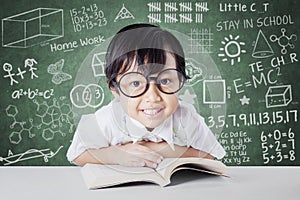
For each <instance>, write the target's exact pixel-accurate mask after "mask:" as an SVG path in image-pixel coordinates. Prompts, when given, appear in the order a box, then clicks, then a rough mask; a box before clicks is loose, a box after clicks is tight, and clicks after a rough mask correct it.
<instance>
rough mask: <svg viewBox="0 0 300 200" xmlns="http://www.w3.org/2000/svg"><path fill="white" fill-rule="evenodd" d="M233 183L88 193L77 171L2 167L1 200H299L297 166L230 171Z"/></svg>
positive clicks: (199, 179) (188, 177) (186, 178)
mask: <svg viewBox="0 0 300 200" xmlns="http://www.w3.org/2000/svg"><path fill="white" fill-rule="evenodd" d="M229 174H230V176H231V178H226V177H218V176H213V175H205V174H200V173H199V172H191V171H183V172H177V173H176V174H175V175H173V178H172V184H171V185H169V186H167V187H165V188H161V187H160V186H158V185H155V184H150V183H139V184H137V183H136V184H128V185H123V186H119V187H112V188H106V189H99V190H88V189H87V188H86V186H85V185H84V182H83V180H82V178H81V174H80V170H79V167H0V198H1V199H3V200H62V199H63V200H64V199H65V200H77V199H78V200H79V199H80V200H81V199H82V200H93V199H97V200H114V199H118V200H133V199H141V200H148V199H149V200H160V199H162V200H164V199H172V200H175V199H180V200H190V199H197V200H201V199H203V200H213V199H218V200H224V199H225V200H227V199H230V200H248V199H249V200H260V199H263V200H279V199H280V200H282V199H284V200H299V199H300V167H230V172H229Z"/></svg>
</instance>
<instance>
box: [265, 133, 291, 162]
mask: <svg viewBox="0 0 300 200" xmlns="http://www.w3.org/2000/svg"><path fill="white" fill-rule="evenodd" d="M260 140H261V149H262V158H263V162H264V164H270V163H274V162H275V163H281V162H282V161H284V160H289V161H295V160H296V154H295V149H296V145H295V133H294V132H293V130H292V128H289V129H288V130H287V131H282V130H279V129H276V130H274V131H273V132H265V131H262V132H261V135H260Z"/></svg>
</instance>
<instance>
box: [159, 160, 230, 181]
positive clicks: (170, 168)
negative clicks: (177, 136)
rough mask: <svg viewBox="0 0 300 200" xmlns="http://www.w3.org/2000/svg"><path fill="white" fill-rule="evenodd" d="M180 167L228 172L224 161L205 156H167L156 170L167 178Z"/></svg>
mask: <svg viewBox="0 0 300 200" xmlns="http://www.w3.org/2000/svg"><path fill="white" fill-rule="evenodd" d="M180 169H201V170H202V171H212V172H214V173H215V174H224V173H225V172H226V166H225V165H224V164H223V163H222V162H220V161H217V160H210V159H204V158H165V159H164V160H163V161H162V162H161V163H160V165H159V166H158V167H157V169H156V171H157V173H159V174H161V176H163V177H164V178H166V179H167V178H170V176H171V175H172V174H173V173H174V172H175V171H177V170H180Z"/></svg>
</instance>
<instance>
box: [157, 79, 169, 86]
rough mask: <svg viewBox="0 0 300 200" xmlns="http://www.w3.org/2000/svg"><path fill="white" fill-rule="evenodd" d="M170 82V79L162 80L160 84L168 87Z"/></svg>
mask: <svg viewBox="0 0 300 200" xmlns="http://www.w3.org/2000/svg"><path fill="white" fill-rule="evenodd" d="M170 82H171V81H170V79H162V80H160V84H162V85H167V84H169V83H170Z"/></svg>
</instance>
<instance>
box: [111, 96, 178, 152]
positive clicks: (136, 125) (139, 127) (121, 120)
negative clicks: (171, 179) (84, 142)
mask: <svg viewBox="0 0 300 200" xmlns="http://www.w3.org/2000/svg"><path fill="white" fill-rule="evenodd" d="M112 103H113V104H112V105H113V112H114V118H115V119H116V121H117V123H118V125H119V126H120V127H121V128H122V130H123V132H124V131H125V134H126V135H128V136H129V137H130V138H131V139H132V141H133V143H136V142H138V141H140V140H142V139H143V138H148V139H150V140H151V137H153V138H155V137H156V138H159V139H162V140H164V141H166V142H167V143H168V144H169V146H170V147H171V148H172V149H173V150H174V143H173V135H174V133H173V120H172V116H171V117H169V118H168V119H166V120H165V121H164V122H163V123H162V124H161V125H159V126H158V127H156V128H155V129H153V130H152V131H148V130H147V129H146V127H145V126H144V125H143V124H141V123H140V122H139V121H137V120H135V119H133V118H131V117H130V116H128V115H127V114H126V113H125V112H124V110H123V109H122V107H121V105H120V103H119V101H117V100H114V101H113V102H112ZM152 141H153V140H152Z"/></svg>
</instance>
